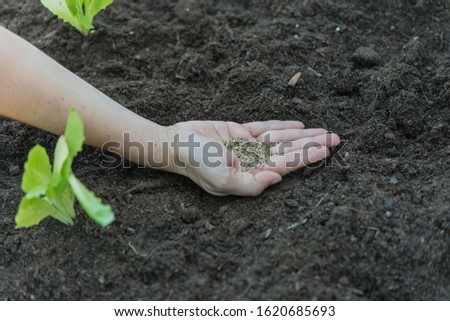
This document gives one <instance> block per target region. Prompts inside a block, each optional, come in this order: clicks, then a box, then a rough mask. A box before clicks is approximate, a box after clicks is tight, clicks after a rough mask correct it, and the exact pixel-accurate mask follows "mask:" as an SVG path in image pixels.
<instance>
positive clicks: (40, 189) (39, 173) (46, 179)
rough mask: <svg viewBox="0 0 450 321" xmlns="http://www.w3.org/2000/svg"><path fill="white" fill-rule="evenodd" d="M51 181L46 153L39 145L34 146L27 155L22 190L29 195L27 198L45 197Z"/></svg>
mask: <svg viewBox="0 0 450 321" xmlns="http://www.w3.org/2000/svg"><path fill="white" fill-rule="evenodd" d="M51 179H52V175H51V165H50V160H49V158H48V154H47V151H46V150H45V148H44V147H42V146H41V145H36V146H34V147H33V148H32V149H31V150H30V152H29V153H28V159H27V161H26V163H25V172H24V174H23V178H22V190H23V191H24V192H25V193H27V194H29V198H32V197H36V196H41V195H45V191H46V190H47V187H48V185H49V184H50V182H51Z"/></svg>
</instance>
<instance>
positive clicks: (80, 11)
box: [41, 0, 114, 37]
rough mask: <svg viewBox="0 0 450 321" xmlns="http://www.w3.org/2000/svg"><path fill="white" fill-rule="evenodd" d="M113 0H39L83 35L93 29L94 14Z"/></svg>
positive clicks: (86, 34)
mask: <svg viewBox="0 0 450 321" xmlns="http://www.w3.org/2000/svg"><path fill="white" fill-rule="evenodd" d="M113 1H114V0H41V3H42V4H43V5H44V7H46V8H47V9H48V10H50V11H51V12H52V13H53V14H54V15H56V16H57V17H58V18H60V19H62V20H64V21H65V22H68V23H70V24H71V25H72V26H73V27H74V28H76V29H77V30H78V31H79V32H81V33H82V34H83V35H84V36H85V37H86V36H88V35H89V33H90V31H91V30H92V29H94V26H93V25H92V20H93V19H94V17H95V15H96V14H97V13H98V12H99V11H101V10H103V9H105V8H106V7H107V6H109V5H110V4H111V3H113Z"/></svg>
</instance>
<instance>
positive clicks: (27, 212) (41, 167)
mask: <svg viewBox="0 0 450 321" xmlns="http://www.w3.org/2000/svg"><path fill="white" fill-rule="evenodd" d="M83 142H84V133H83V122H82V121H81V118H80V117H79V116H78V114H77V113H76V111H75V109H74V108H71V109H70V111H69V116H68V119H67V124H66V130H65V134H64V135H63V136H60V138H59V139H58V142H57V143H56V147H55V156H54V160H53V172H52V170H51V165H50V160H49V158H48V154H47V152H46V151H45V149H44V148H43V147H42V146H40V145H36V146H35V147H33V148H32V149H31V150H30V152H29V154H28V160H27V162H26V163H25V172H24V175H23V178H22V189H23V191H24V192H25V193H26V194H25V196H24V197H23V199H22V201H21V203H20V204H19V210H18V212H17V214H16V224H17V227H29V226H32V225H35V224H38V223H39V222H40V221H41V220H42V219H44V218H45V217H47V216H51V217H53V218H54V219H57V220H59V221H61V222H62V223H64V224H69V225H71V224H73V222H74V219H75V216H76V212H75V210H74V204H75V196H76V197H77V199H78V201H79V202H80V204H81V206H82V207H83V209H84V210H85V211H86V213H87V214H88V215H89V216H90V217H91V218H92V219H93V220H94V221H95V222H97V223H98V224H99V225H101V226H102V227H105V226H107V225H109V224H110V223H111V222H112V221H114V213H113V212H112V210H111V207H110V206H108V205H103V204H102V202H101V200H100V199H99V198H97V197H96V196H95V195H94V194H93V193H92V192H90V191H89V190H88V189H87V188H86V187H85V186H84V185H83V184H82V183H81V182H80V181H79V180H78V179H77V178H76V177H75V176H74V175H73V174H72V163H73V159H74V157H75V156H76V155H77V154H78V152H80V151H81V149H82V148H83Z"/></svg>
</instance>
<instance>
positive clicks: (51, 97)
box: [0, 27, 167, 163]
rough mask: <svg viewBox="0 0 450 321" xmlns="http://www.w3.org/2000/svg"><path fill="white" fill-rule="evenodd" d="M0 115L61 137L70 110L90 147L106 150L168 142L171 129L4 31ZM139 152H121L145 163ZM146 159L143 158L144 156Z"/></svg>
mask: <svg viewBox="0 0 450 321" xmlns="http://www.w3.org/2000/svg"><path fill="white" fill-rule="evenodd" d="M0 48H1V50H0V115H3V116H6V117H9V118H12V119H16V120H18V121H21V122H23V123H26V124H29V125H32V126H34V127H38V128H41V129H43V130H46V131H48V132H51V133H54V134H57V135H60V134H62V133H63V132H64V127H65V122H66V119H67V115H68V111H69V108H70V107H72V106H73V107H75V108H76V110H77V112H78V113H79V114H80V116H81V118H82V119H83V122H84V124H85V134H86V143H87V144H89V145H92V146H95V147H102V146H103V144H104V143H106V142H108V141H114V142H122V141H123V134H124V133H129V134H130V140H131V141H143V140H145V139H146V138H147V139H148V137H151V138H152V140H153V141H154V142H159V141H161V140H167V137H166V136H167V133H166V127H163V126H160V125H158V124H156V123H154V122H151V121H149V120H147V119H145V118H143V117H140V116H139V115H137V114H135V113H133V112H131V111H130V110H128V109H126V108H125V107H123V106H121V105H120V104H118V103H117V102H115V101H114V100H112V99H111V98H109V97H108V96H106V95H105V94H103V93H102V92H100V91H99V90H97V89H96V88H94V87H93V86H91V85H90V84H88V83H87V82H86V81H84V80H82V79H81V78H79V77H78V76H77V75H75V74H74V73H72V72H70V71H69V70H67V69H66V68H64V67H63V66H61V65H60V64H58V63H57V62H56V61H54V60H53V59H51V58H50V57H49V56H47V55H46V54H44V53H43V52H42V51H40V50H38V49H37V48H35V47H34V46H32V45H31V44H30V43H28V42H26V41H25V40H23V39H22V38H20V37H18V36H17V35H15V34H14V33H12V32H10V31H8V30H6V29H5V28H3V27H0ZM133 151H134V152H136V150H133V149H130V152H131V153H130V154H128V150H124V149H123V144H121V149H120V150H119V152H120V153H121V154H122V155H123V156H125V157H126V158H129V159H130V160H132V161H134V162H136V163H139V162H140V161H141V162H142V159H141V160H139V159H138V155H137V153H135V154H133ZM140 156H141V157H142V155H140Z"/></svg>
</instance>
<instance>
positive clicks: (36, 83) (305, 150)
mask: <svg viewBox="0 0 450 321" xmlns="http://www.w3.org/2000/svg"><path fill="white" fill-rule="evenodd" d="M0 48H1V49H0V115H3V116H6V117H9V118H12V119H16V120H18V121H21V122H23V123H26V124H29V125H32V126H35V127H38V128H41V129H43V130H46V131H49V132H51V133H54V134H58V135H59V134H62V133H63V131H64V127H65V122H66V119H67V115H68V110H69V108H70V107H72V106H73V107H75V108H76V109H77V111H78V113H79V114H80V116H81V118H82V119H83V122H84V125H85V135H86V143H87V144H89V145H92V146H95V147H100V148H101V147H103V146H104V144H105V143H107V142H116V143H117V144H116V146H119V147H118V148H115V152H117V153H119V154H121V155H122V156H123V157H125V158H127V159H129V160H131V161H133V162H135V163H138V164H141V165H145V166H149V167H153V168H163V169H164V170H167V171H170V172H175V173H178V174H181V175H185V176H187V177H189V178H191V179H192V180H193V181H194V182H196V183H197V184H198V185H199V186H201V187H202V188H203V189H205V190H206V191H208V192H209V193H212V194H215V195H229V194H233V195H243V196H246V195H258V194H260V193H261V192H262V191H264V189H266V188H267V187H268V186H270V185H272V184H276V183H278V182H280V181H281V179H282V176H283V175H286V174H288V173H289V172H292V171H294V170H297V169H299V168H301V167H304V166H306V165H308V164H310V163H313V162H316V161H318V160H321V159H324V158H326V157H328V155H329V148H330V147H332V146H335V145H337V144H339V137H338V136H337V135H335V134H330V133H327V132H326V130H324V129H321V128H316V129H304V125H303V123H301V122H299V121H266V122H252V123H246V124H237V123H233V122H222V121H216V122H211V121H193V122H182V123H178V124H175V125H173V126H168V127H164V126H160V125H158V124H156V123H154V122H151V121H149V120H147V119H145V118H143V117H141V116H139V115H137V114H135V113H133V112H131V111H130V110H128V109H126V108H125V107H123V106H121V105H120V104H118V103H117V102H115V101H114V100H112V99H111V98H109V97H107V96H106V95H104V94H103V93H101V92H100V91H99V90H97V89H95V88H94V87H92V86H91V85H89V84H88V83H87V82H85V81H84V80H82V79H81V78H79V77H78V76H76V75H75V74H73V73H71V72H70V71H69V70H67V69H66V68H64V67H63V66H61V65H60V64H58V63H57V62H55V61H54V60H53V59H51V58H50V57H48V56H47V55H46V54H45V53H43V52H41V51H40V50H38V49H37V48H35V47H34V46H32V45H31V44H29V43H28V42H26V41H25V40H23V39H21V38H20V37H18V36H16V35H15V34H13V33H11V32H10V31H8V30H6V29H4V28H2V27H0ZM126 133H127V134H129V138H128V139H129V141H132V142H137V143H140V144H141V145H142V146H143V150H139V149H137V148H129V146H126V145H125V144H124V134H126ZM267 135H270V136H271V137H272V138H273V140H272V142H274V143H277V144H278V145H279V144H281V145H283V143H285V142H289V143H291V145H290V147H289V148H288V149H287V150H286V149H285V150H284V151H285V153H283V154H280V155H276V156H273V157H272V158H271V161H272V162H271V164H272V165H271V166H269V165H267V166H264V167H263V168H258V169H255V170H253V171H245V170H243V169H242V168H241V167H240V166H239V162H238V161H236V159H234V160H235V161H234V162H231V163H230V162H229V160H227V159H225V158H226V157H222V159H221V162H220V166H208V164H209V163H208V162H207V161H205V160H206V158H207V157H208V156H207V155H208V150H206V149H205V147H207V146H208V144H209V143H211V142H215V143H218V144H216V145H215V146H216V147H217V146H219V147H220V148H221V149H222V151H224V150H225V147H224V141H226V140H228V139H230V138H237V137H240V138H245V139H253V140H260V141H264V137H266V136H267ZM176 136H178V137H179V138H181V139H183V141H184V142H188V140H189V139H190V138H189V137H191V136H193V137H195V138H194V139H195V143H193V144H190V143H189V144H188V145H189V146H191V147H192V146H193V145H197V146H198V147H195V148H194V149H187V150H186V149H182V150H181V149H179V150H176V149H175V147H173V148H172V147H171V148H169V152H168V153H167V154H164V152H163V148H162V146H163V144H164V143H166V144H167V143H170V142H173V141H174V140H175V139H176V138H175V137H176ZM149 142H150V143H149ZM312 143H313V144H312ZM166 146H167V145H166ZM274 152H276V151H274ZM175 159H179V160H180V161H181V162H177V163H175ZM192 159H195V161H196V162H191V160H192ZM163 160H164V162H162V161H163ZM183 162H184V164H185V165H184V166H182V163H183Z"/></svg>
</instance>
